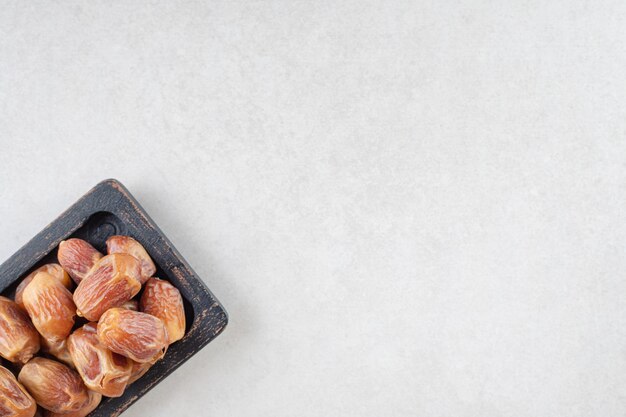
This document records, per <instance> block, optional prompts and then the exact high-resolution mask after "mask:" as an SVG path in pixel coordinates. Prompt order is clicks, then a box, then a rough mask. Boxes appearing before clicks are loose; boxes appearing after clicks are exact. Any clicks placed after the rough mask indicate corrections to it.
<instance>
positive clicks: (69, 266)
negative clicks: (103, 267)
mask: <svg viewBox="0 0 626 417" xmlns="http://www.w3.org/2000/svg"><path fill="white" fill-rule="evenodd" d="M57 257H58V259H59V263H60V264H61V266H62V267H63V269H65V270H66V271H67V272H68V273H69V274H70V276H71V277H72V279H73V280H74V282H76V283H77V284H79V283H80V282H81V281H82V280H83V279H84V278H85V276H86V275H87V273H88V272H89V271H90V270H91V268H92V267H93V266H94V265H95V264H96V262H98V260H99V259H100V258H102V254H101V253H100V252H98V250H97V249H96V248H94V247H93V246H91V245H90V244H89V243H88V242H86V241H84V240H82V239H68V240H64V241H63V242H61V243H60V244H59V252H58V254H57Z"/></svg>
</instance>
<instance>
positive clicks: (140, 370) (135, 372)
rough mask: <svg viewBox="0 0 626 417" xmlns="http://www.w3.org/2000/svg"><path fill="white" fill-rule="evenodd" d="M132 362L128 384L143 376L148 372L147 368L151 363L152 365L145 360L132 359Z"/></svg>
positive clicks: (150, 366)
mask: <svg viewBox="0 0 626 417" xmlns="http://www.w3.org/2000/svg"><path fill="white" fill-rule="evenodd" d="M132 362H133V369H132V371H131V373H130V379H129V380H128V385H130V384H132V383H133V382H135V381H137V380H138V379H139V378H141V377H142V376H144V375H145V374H146V372H148V370H150V368H152V365H154V364H152V363H150V362H145V363H139V362H135V361H132Z"/></svg>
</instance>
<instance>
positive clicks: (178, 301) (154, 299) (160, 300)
mask: <svg viewBox="0 0 626 417" xmlns="http://www.w3.org/2000/svg"><path fill="white" fill-rule="evenodd" d="M140 308H141V311H143V312H144V313H148V314H150V315H152V316H155V317H158V318H160V319H161V320H162V321H163V323H164V324H165V327H166V328H167V336H168V343H170V344H171V343H174V342H176V341H177V340H180V339H182V338H183V336H185V307H184V306H183V298H182V297H181V295H180V292H179V291H178V289H176V287H174V286H173V285H172V284H170V283H169V282H167V281H164V280H162V279H159V278H150V279H149V280H148V282H146V285H145V288H144V291H143V294H142V296H141V302H140Z"/></svg>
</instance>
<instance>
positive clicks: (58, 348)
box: [41, 336, 74, 368]
mask: <svg viewBox="0 0 626 417" xmlns="http://www.w3.org/2000/svg"><path fill="white" fill-rule="evenodd" d="M41 351H42V352H44V353H47V354H49V355H52V356H54V357H55V358H57V359H58V360H60V361H61V362H63V363H64V364H66V365H67V366H69V367H70V368H74V362H72V357H71V356H70V351H69V349H68V348H67V339H63V340H61V341H60V342H53V341H51V340H47V339H46V338H45V337H43V336H42V337H41Z"/></svg>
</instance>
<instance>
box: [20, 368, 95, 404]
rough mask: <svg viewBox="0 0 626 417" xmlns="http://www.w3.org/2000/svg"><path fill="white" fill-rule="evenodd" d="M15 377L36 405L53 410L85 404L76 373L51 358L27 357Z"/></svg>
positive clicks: (83, 389) (84, 393)
mask: <svg viewBox="0 0 626 417" xmlns="http://www.w3.org/2000/svg"><path fill="white" fill-rule="evenodd" d="M17 379H18V381H19V382H20V383H21V384H22V385H24V387H26V389H27V390H28V392H30V394H31V395H32V396H33V398H35V401H37V404H39V405H40V406H42V407H43V408H45V409H46V410H49V411H52V412H54V413H70V412H76V411H80V410H81V409H82V408H84V407H85V406H86V405H87V404H88V403H89V393H88V391H87V388H86V387H85V385H84V384H83V381H82V380H81V379H80V376H79V375H78V374H77V373H76V372H74V371H72V370H71V369H70V368H68V367H67V366H65V365H63V364H62V363H59V362H56V361H53V360H51V359H46V358H33V359H31V360H30V361H29V362H28V363H27V364H26V365H24V366H23V367H22V370H21V371H20V373H19V375H18V377H17Z"/></svg>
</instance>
